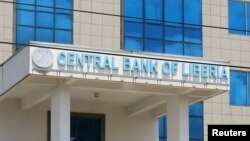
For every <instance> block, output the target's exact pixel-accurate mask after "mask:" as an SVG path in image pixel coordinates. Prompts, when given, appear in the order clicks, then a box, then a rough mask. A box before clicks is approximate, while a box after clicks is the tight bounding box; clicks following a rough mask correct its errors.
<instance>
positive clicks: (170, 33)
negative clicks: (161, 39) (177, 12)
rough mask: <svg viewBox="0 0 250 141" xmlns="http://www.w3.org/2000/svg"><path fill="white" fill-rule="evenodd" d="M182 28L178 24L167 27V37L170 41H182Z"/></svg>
mask: <svg viewBox="0 0 250 141" xmlns="http://www.w3.org/2000/svg"><path fill="white" fill-rule="evenodd" d="M182 30H183V29H182V28H181V27H176V26H166V27H165V39H166V40H168V41H182V40H183V38H182V36H183V34H182Z"/></svg>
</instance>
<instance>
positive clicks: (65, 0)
mask: <svg viewBox="0 0 250 141" xmlns="http://www.w3.org/2000/svg"><path fill="white" fill-rule="evenodd" d="M55 1H56V3H55V7H58V8H64V9H72V6H73V0H55Z"/></svg>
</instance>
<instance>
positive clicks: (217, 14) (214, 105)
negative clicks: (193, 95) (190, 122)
mask: <svg viewBox="0 0 250 141" xmlns="http://www.w3.org/2000/svg"><path fill="white" fill-rule="evenodd" d="M203 25H206V26H209V27H203V55H204V57H205V58H213V59H224V60H229V61H230V64H231V65H236V66H238V65H240V66H245V67H250V36H240V35H235V34H229V32H228V0H203ZM210 26H213V27H218V28H211V27H210ZM220 28H224V29H220ZM229 100H230V99H229V93H228V92H227V93H224V94H221V95H219V96H216V97H214V98H210V99H208V100H206V101H205V102H204V135H205V141H207V125H208V124H250V107H243V106H231V105H230V104H229Z"/></svg>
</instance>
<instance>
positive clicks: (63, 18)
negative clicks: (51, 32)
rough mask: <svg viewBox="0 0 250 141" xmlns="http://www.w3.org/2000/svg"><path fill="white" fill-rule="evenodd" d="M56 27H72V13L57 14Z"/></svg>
mask: <svg viewBox="0 0 250 141" xmlns="http://www.w3.org/2000/svg"><path fill="white" fill-rule="evenodd" d="M55 27H56V28H61V29H71V28H72V17H71V16H70V15H60V14H56V15H55Z"/></svg>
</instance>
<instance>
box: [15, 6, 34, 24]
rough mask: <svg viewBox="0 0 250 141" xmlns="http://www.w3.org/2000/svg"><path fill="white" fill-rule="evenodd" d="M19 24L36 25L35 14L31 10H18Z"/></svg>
mask: <svg viewBox="0 0 250 141" xmlns="http://www.w3.org/2000/svg"><path fill="white" fill-rule="evenodd" d="M17 24H18V25H28V26H34V25H35V14H34V12H31V11H24V10H17Z"/></svg>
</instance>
